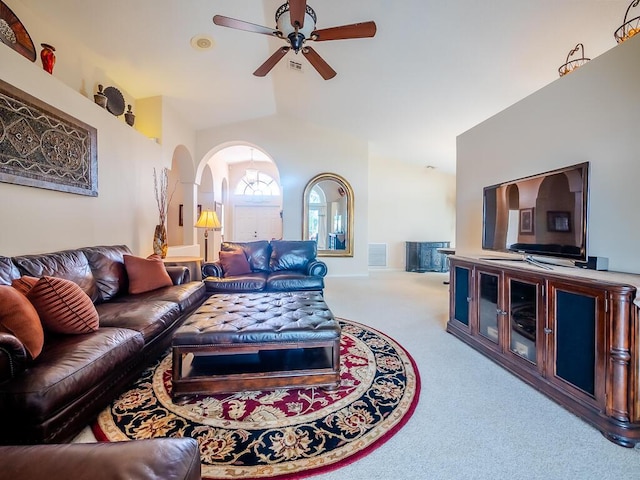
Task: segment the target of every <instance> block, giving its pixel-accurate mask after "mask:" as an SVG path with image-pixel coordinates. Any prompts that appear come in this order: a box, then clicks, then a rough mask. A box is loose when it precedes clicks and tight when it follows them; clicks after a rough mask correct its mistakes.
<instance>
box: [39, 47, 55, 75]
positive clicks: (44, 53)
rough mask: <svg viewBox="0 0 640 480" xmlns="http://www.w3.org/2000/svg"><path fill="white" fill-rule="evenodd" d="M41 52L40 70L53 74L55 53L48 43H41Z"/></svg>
mask: <svg viewBox="0 0 640 480" xmlns="http://www.w3.org/2000/svg"><path fill="white" fill-rule="evenodd" d="M40 45H42V50H41V51H40V60H42V68H44V69H45V71H46V72H49V73H53V66H54V65H55V63H56V54H55V53H54V52H55V51H56V49H55V48H53V47H52V46H51V45H49V44H48V43H41V44H40Z"/></svg>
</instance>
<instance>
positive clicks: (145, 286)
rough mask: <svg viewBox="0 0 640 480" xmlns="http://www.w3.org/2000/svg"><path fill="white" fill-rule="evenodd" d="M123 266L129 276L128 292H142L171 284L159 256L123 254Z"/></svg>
mask: <svg viewBox="0 0 640 480" xmlns="http://www.w3.org/2000/svg"><path fill="white" fill-rule="evenodd" d="M123 258H124V268H125V269H126V270H127V276H128V277H129V293H131V294H136V293H144V292H150V291H151V290H156V289H158V288H162V287H170V286H171V285H173V282H172V281H171V277H170V276H169V274H168V273H167V269H166V268H165V266H164V263H163V262H162V259H161V258H159V257H158V258H141V257H134V256H133V255H124V256H123Z"/></svg>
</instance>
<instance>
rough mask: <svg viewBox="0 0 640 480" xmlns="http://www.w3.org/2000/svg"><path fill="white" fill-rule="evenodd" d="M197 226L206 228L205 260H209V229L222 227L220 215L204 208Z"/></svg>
mask: <svg viewBox="0 0 640 480" xmlns="http://www.w3.org/2000/svg"><path fill="white" fill-rule="evenodd" d="M195 227H196V228H204V261H205V262H206V261H207V260H208V257H209V255H208V253H209V252H208V245H207V241H208V237H209V230H213V229H214V228H220V227H221V225H220V220H218V215H216V212H214V211H213V210H203V211H202V213H201V214H200V218H198V221H197V222H196V224H195Z"/></svg>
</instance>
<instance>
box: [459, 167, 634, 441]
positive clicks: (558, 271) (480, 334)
mask: <svg viewBox="0 0 640 480" xmlns="http://www.w3.org/2000/svg"><path fill="white" fill-rule="evenodd" d="M588 180H589V163H588V162H585V163H580V164H577V165H572V166H568V167H563V168H558V169H556V170H552V171H549V172H544V173H540V174H537V175H532V176H529V177H525V178H520V179H517V180H512V181H507V182H504V183H501V184H497V185H492V186H489V187H485V188H484V189H483V193H482V200H483V218H482V248H483V250H490V251H493V252H501V253H499V254H498V255H491V256H488V257H484V256H475V255H465V252H462V254H460V252H457V253H458V254H457V255H453V256H450V257H449V263H450V277H451V278H450V285H451V286H450V302H449V303H450V305H449V321H448V322H447V331H448V332H449V333H451V334H453V335H454V336H456V337H457V338H459V339H460V340H462V341H464V342H466V343H467V344H469V345H470V346H471V347H473V348H475V349H476V350H478V351H479V352H481V353H482V354H484V355H486V356H487V357H489V358H491V359H492V360H494V361H495V362H496V363H498V364H499V365H501V366H503V367H504V368H506V369H507V370H508V371H510V372H511V373H513V374H514V375H516V376H517V377H519V378H520V379H522V380H524V381H525V382H527V383H528V384H529V385H531V386H533V387H534V388H536V389H538V390H539V391H540V392H542V393H544V394H545V395H547V396H548V397H550V398H551V399H553V400H554V401H556V402H557V403H559V404H560V405H562V406H563V407H565V408H566V409H568V410H569V411H571V412H572V413H574V414H575V415H577V416H579V417H581V418H582V419H584V420H586V421H587V422H589V423H590V424H591V425H593V426H594V427H596V428H597V429H599V430H600V431H601V432H602V433H603V435H604V436H605V437H606V438H608V439H609V440H611V441H612V442H614V443H616V444H619V445H622V446H624V447H634V446H635V445H636V444H638V443H640V326H639V325H638V321H639V318H638V317H639V314H638V307H639V306H640V294H639V292H640V275H636V274H630V273H619V272H608V271H602V270H605V269H606V268H607V262H606V259H604V258H602V257H598V258H594V257H588V256H587V222H588V215H587V213H588V184H589V182H588ZM506 254H511V255H506ZM513 254H519V256H515V255H513ZM581 267H582V268H581Z"/></svg>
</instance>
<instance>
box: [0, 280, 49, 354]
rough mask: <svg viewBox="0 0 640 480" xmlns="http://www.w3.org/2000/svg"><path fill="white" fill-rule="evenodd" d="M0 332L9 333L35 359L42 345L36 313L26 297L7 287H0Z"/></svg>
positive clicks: (42, 331)
mask: <svg viewBox="0 0 640 480" xmlns="http://www.w3.org/2000/svg"><path fill="white" fill-rule="evenodd" d="M0 332H4V333H10V334H11V335H13V336H14V337H16V338H17V339H18V340H20V341H21V342H22V344H23V345H24V347H25V348H26V349H27V351H28V352H29V355H31V358H32V359H33V358H36V357H37V356H38V355H40V352H41V351H42V346H43V345H44V330H43V329H42V323H40V317H39V316H38V312H36V309H35V308H34V306H33V305H32V304H31V302H30V301H29V300H27V297H25V296H24V295H23V294H22V293H20V292H19V291H17V290H16V289H15V288H13V287H10V286H8V285H0Z"/></svg>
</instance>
